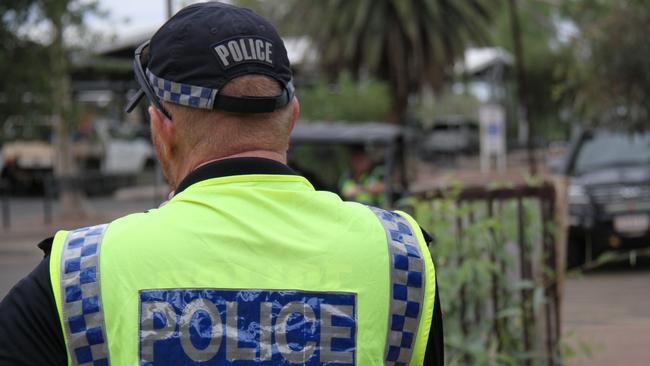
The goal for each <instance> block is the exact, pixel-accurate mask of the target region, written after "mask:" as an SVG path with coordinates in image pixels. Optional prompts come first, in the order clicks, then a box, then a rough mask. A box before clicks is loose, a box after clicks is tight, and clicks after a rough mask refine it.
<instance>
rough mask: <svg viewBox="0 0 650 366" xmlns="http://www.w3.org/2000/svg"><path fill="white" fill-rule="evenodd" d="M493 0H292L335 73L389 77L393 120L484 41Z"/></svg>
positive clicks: (299, 21)
mask: <svg viewBox="0 0 650 366" xmlns="http://www.w3.org/2000/svg"><path fill="white" fill-rule="evenodd" d="M488 3H489V4H490V5H492V4H493V2H488V1H484V0H462V1H461V0H458V1H447V0H430V1H419V0H409V1H403V0H380V1H379V0H360V1H348V0H332V1H318V2H316V1H299V0H296V1H292V2H291V9H292V10H291V12H290V13H289V16H290V19H292V20H293V21H294V22H295V23H296V28H297V29H301V30H304V31H305V32H307V33H308V34H309V35H310V36H311V37H312V39H313V40H314V41H315V43H316V44H317V46H318V47H319V48H320V51H321V61H322V63H323V65H324V66H325V69H326V70H327V71H329V72H330V73H331V74H337V73H338V72H340V71H341V70H344V69H347V70H349V71H351V72H352V74H353V75H354V76H355V77H356V76H359V75H361V74H364V73H370V74H371V75H372V76H373V77H377V78H380V79H383V80H386V81H388V83H389V85H390V89H389V90H390V92H391V97H392V108H393V109H392V114H391V120H392V121H394V122H403V121H404V117H405V112H406V108H407V106H408V98H409V96H410V95H411V94H413V93H417V92H419V91H421V89H422V87H423V86H425V85H430V86H433V87H434V88H437V87H440V86H441V85H442V84H443V81H444V80H445V78H446V76H447V75H448V74H449V73H450V71H451V68H452V66H453V64H454V61H455V60H456V58H457V57H458V56H459V55H462V54H463V52H464V50H465V45H467V44H468V43H469V42H481V41H484V40H485V39H484V35H485V32H484V26H485V24H486V23H487V22H488V20H489V18H490V14H489V12H488V9H491V8H492V6H490V5H488Z"/></svg>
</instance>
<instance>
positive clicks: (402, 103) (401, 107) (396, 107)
mask: <svg viewBox="0 0 650 366" xmlns="http://www.w3.org/2000/svg"><path fill="white" fill-rule="evenodd" d="M393 90H394V91H393V95H392V98H391V99H392V103H393V104H392V106H391V109H390V113H389V114H388V122H389V123H391V124H394V125H404V124H405V123H406V112H407V111H408V104H409V97H408V94H406V95H401V93H397V92H395V89H393Z"/></svg>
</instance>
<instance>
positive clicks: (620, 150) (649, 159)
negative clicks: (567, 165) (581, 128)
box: [573, 132, 650, 174]
mask: <svg viewBox="0 0 650 366" xmlns="http://www.w3.org/2000/svg"><path fill="white" fill-rule="evenodd" d="M647 164H650V132H643V133H623V132H621V133H615V132H601V133H597V134H594V135H593V136H590V137H588V138H586V139H585V140H584V141H583V142H582V144H581V146H580V150H579V152H578V155H577V156H576V160H575V165H574V169H573V171H574V172H575V173H576V174H583V173H587V172H591V171H594V170H597V169H602V168H610V167H617V166H631V165H632V166H633V165H647Z"/></svg>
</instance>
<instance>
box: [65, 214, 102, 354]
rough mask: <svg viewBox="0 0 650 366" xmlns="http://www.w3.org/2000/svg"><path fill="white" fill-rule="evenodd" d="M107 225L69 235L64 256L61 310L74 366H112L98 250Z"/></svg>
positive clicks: (79, 230) (84, 229)
mask: <svg viewBox="0 0 650 366" xmlns="http://www.w3.org/2000/svg"><path fill="white" fill-rule="evenodd" d="M107 227H108V225H97V226H91V227H86V228H82V229H77V230H74V231H72V232H70V233H69V234H68V236H67V238H66V240H65V242H64V244H63V252H62V254H61V274H60V281H61V284H60V285H61V286H60V288H61V291H62V294H61V307H62V310H63V323H64V328H65V332H66V338H67V340H68V344H67V346H68V351H69V352H68V354H69V355H70V356H71V357H72V360H71V361H72V365H80V366H81V365H84V366H85V365H92V366H107V365H109V357H108V344H107V341H106V326H105V324H104V314H103V311H102V302H101V293H100V287H99V249H100V246H101V244H102V238H103V236H104V232H105V231H106V228H107Z"/></svg>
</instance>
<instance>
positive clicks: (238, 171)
mask: <svg viewBox="0 0 650 366" xmlns="http://www.w3.org/2000/svg"><path fill="white" fill-rule="evenodd" d="M246 174H272V175H275V174H277V175H298V173H296V172H295V171H294V170H293V169H291V168H289V167H288V166H286V165H285V164H282V163H280V162H278V161H275V160H271V159H264V158H251V157H245V158H232V159H224V160H217V161H213V162H211V163H207V164H205V165H202V166H200V167H198V168H196V169H195V170H193V171H192V172H191V173H190V174H188V176H187V177H185V179H183V180H182V181H181V183H180V184H179V185H178V188H177V189H176V191H175V192H174V195H176V194H179V193H181V192H183V191H184V190H185V189H187V187H189V186H191V185H192V184H194V183H198V182H200V181H203V180H206V179H212V178H220V177H227V176H232V175H246Z"/></svg>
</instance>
